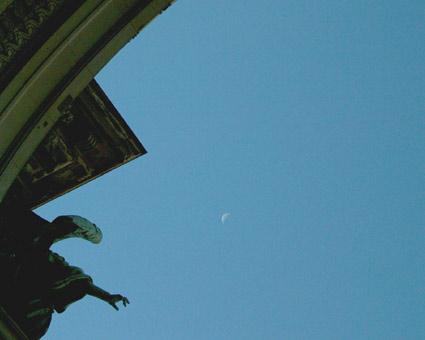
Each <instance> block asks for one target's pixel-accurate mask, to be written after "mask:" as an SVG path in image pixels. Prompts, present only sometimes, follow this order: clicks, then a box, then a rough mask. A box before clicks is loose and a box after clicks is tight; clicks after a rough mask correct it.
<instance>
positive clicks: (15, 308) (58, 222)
mask: <svg viewBox="0 0 425 340" xmlns="http://www.w3.org/2000/svg"><path fill="white" fill-rule="evenodd" d="M70 237H78V238H83V239H85V240H88V241H90V242H93V243H99V242H100V241H101V239H102V232H101V231H100V229H99V228H98V227H97V226H96V225H95V224H93V223H91V222H90V221H88V220H86V219H84V218H82V217H80V216H72V215H71V216H59V217H58V218H56V219H55V220H54V221H53V222H48V221H46V220H45V219H43V218H41V217H40V216H38V215H37V214H35V213H34V212H32V211H31V210H29V209H23V208H19V207H16V206H13V207H12V206H5V205H3V206H2V207H0V268H1V271H2V275H1V278H0V305H1V306H2V307H3V308H4V309H5V310H6V311H7V313H8V314H9V315H10V316H11V317H12V318H13V319H14V321H15V322H16V323H17V324H18V325H19V326H20V327H21V329H22V330H23V331H24V332H25V333H26V335H27V336H28V337H29V338H30V339H40V338H41V337H42V336H43V335H44V334H45V333H46V332H47V329H48V328H49V325H50V322H51V319H52V314H53V313H54V312H55V311H56V312H58V313H62V312H64V311H65V309H66V308H67V306H69V305H70V304H71V303H73V302H75V301H78V300H80V299H82V298H83V297H84V296H86V295H87V294H88V295H92V296H95V297H97V298H99V299H102V300H104V301H105V302H107V303H109V304H110V305H111V306H112V307H113V308H115V309H116V310H118V307H117V303H118V302H120V301H121V302H122V303H123V305H124V306H126V305H127V304H128V303H129V301H128V299H127V298H126V297H124V296H122V295H120V294H110V293H108V292H107V291H105V290H103V289H101V288H99V287H97V286H96V285H95V284H94V283H93V280H92V278H91V277H90V276H89V275H87V274H85V273H84V272H83V270H82V269H80V268H78V267H74V266H71V265H69V264H68V263H67V262H66V261H65V259H64V258H63V257H61V256H60V255H58V254H56V253H54V252H52V251H51V250H50V246H51V245H52V244H53V243H55V242H58V241H60V240H63V239H65V238H70Z"/></svg>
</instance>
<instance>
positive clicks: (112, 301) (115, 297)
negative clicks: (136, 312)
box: [107, 294, 130, 310]
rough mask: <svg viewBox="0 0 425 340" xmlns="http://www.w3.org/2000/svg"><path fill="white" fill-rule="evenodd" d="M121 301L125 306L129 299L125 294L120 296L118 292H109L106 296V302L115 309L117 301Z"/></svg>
mask: <svg viewBox="0 0 425 340" xmlns="http://www.w3.org/2000/svg"><path fill="white" fill-rule="evenodd" d="M120 301H122V304H123V305H124V307H127V305H128V304H130V301H128V299H127V298H126V297H125V296H122V295H120V294H111V295H109V297H108V301H107V302H108V303H109V304H110V305H111V306H112V307H113V308H114V309H116V310H118V306H117V302H120Z"/></svg>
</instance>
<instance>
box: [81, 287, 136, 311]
mask: <svg viewBox="0 0 425 340" xmlns="http://www.w3.org/2000/svg"><path fill="white" fill-rule="evenodd" d="M87 294H89V295H91V296H94V297H97V298H98V299H101V300H103V301H105V302H107V303H109V304H110V305H111V306H112V307H113V308H114V309H116V310H118V306H117V305H116V304H117V302H120V301H122V303H123V305H124V307H126V306H127V305H128V304H129V303H130V301H128V299H127V298H126V297H125V296H122V295H120V294H110V293H108V292H107V291H105V290H103V289H102V288H99V287H98V286H96V285H95V284H93V283H90V284H89V287H88V291H87Z"/></svg>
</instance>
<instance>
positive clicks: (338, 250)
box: [38, 0, 425, 340]
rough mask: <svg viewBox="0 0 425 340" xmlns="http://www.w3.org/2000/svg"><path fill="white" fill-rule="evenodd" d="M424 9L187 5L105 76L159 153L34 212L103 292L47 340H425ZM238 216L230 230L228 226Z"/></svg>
mask: <svg viewBox="0 0 425 340" xmlns="http://www.w3.org/2000/svg"><path fill="white" fill-rule="evenodd" d="M424 15H425V2H424V1H419V0H418V1H415V0H412V1H391V0H386V1H383V0H382V1H370V0H368V1H366V0H356V1H344V0H327V1H303V0H291V1H277V0H276V1H273V0H269V1H253V0H245V1H239V0H236V1H228V0H226V1H225V0H217V1H203V0H198V1H193V0H192V1H191V0H180V1H177V2H176V3H175V4H174V5H173V6H172V7H171V8H169V9H168V10H167V11H166V12H165V13H164V14H162V15H161V16H159V17H158V18H157V19H156V20H154V22H152V23H151V24H150V25H149V26H148V27H147V28H146V29H145V30H144V31H142V32H141V34H140V35H139V36H138V37H137V38H136V39H134V40H133V41H132V42H131V43H130V44H128V45H127V46H126V47H125V48H124V49H123V50H122V51H121V52H120V53H119V54H118V55H117V56H116V57H115V58H114V59H113V60H112V61H111V62H110V63H109V64H108V65H107V67H105V68H104V69H103V71H102V72H101V73H100V74H99V75H98V77H97V80H98V81H99V82H100V84H101V86H102V87H103V88H104V89H105V91H106V93H107V94H108V96H109V97H110V98H111V100H112V102H113V103H114V104H115V105H116V107H117V108H118V110H119V111H120V112H121V113H122V114H123V116H124V118H125V119H126V121H127V122H128V123H129V125H130V126H131V128H132V129H133V130H134V132H135V133H136V134H137V136H138V137H139V138H140V140H141V141H142V143H143V144H144V145H145V147H146V148H147V149H148V151H149V153H148V154H147V155H146V156H143V157H141V158H139V159H137V160H135V161H133V162H131V163H129V164H128V165H125V166H123V167H121V168H119V169H117V170H115V171H113V172H111V173H109V174H107V175H105V176H103V177H102V178H100V179H98V180H96V181H94V182H92V183H90V184H88V185H86V186H84V187H82V188H80V189H78V190H76V191H74V192H72V193H70V194H67V195H66V196H64V197H62V198H60V199H57V200H55V201H54V202H51V203H49V204H47V205H46V206H44V207H42V208H40V209H38V212H39V213H40V214H41V215H42V216H44V217H46V218H48V219H53V218H54V217H55V216H57V215H62V214H77V215H82V216H85V217H87V218H89V219H91V220H93V221H94V222H95V223H96V224H97V225H99V226H100V227H101V228H102V229H103V232H104V240H103V243H102V244H100V245H98V246H94V245H92V244H90V243H87V242H84V241H82V240H67V241H63V242H62V244H60V245H58V246H56V247H55V250H56V251H58V252H60V253H61V254H63V255H64V256H65V258H66V259H67V260H68V261H69V262H70V263H71V264H73V265H77V266H80V267H82V268H84V270H85V271H86V272H87V273H89V274H91V275H92V276H93V278H94V280H95V282H96V283H97V284H98V285H99V286H101V287H104V288H105V289H107V290H109V291H111V292H114V293H122V294H125V295H127V296H128V298H129V299H130V301H131V304H130V306H129V307H127V308H126V309H121V310H120V311H119V312H116V311H114V310H113V309H112V308H111V307H110V306H109V305H107V304H104V303H103V302H101V301H97V300H95V299H94V298H90V297H88V298H85V299H84V301H81V302H79V303H76V304H74V305H72V306H71V307H70V308H69V310H68V311H67V312H65V313H64V314H61V315H59V314H56V315H55V316H54V320H53V323H52V326H51V328H50V331H49V335H48V336H46V339H61V340H66V339H73V340H74V339H79V340H88V339H90V340H93V339H106V340H109V339H146V340H159V339H163V340H170V339H182V340H183V339H184V340H187V339H196V340H204V339H205V340H217V339H231V340H233V339H243V340H250V339H252V340H257V339H259V340H262V339H266V340H269V339H270V340H271V339H276V340H278V339H289V340H292V339H294V340H299V339H307V340H311V339H324V340H331V339H335V340H340V339H385V340H389V339H409V340H410V339H425V322H424V317H425V252H424V244H425V218H424V211H425V209H424V208H425V206H424V198H425V197H424V196H425V195H424V193H425V185H424V183H425V182H424V176H425V157H424V156H425V138H424V132H425V129H424V128H425V123H424V120H425V115H424V109H425V95H424V88H425V86H424V85H425V68H424V60H425V48H424V46H425V45H424V37H425V24H424V22H425V21H424ZM226 212H229V213H230V214H231V215H230V216H229V217H228V219H227V220H226V221H225V223H224V224H223V223H221V221H220V217H221V215H222V214H223V213H226Z"/></svg>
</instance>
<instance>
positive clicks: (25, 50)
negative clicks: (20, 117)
mask: <svg viewBox="0 0 425 340" xmlns="http://www.w3.org/2000/svg"><path fill="white" fill-rule="evenodd" d="M80 3H81V1H80V0H78V1H67V0H15V1H13V2H11V3H10V4H9V6H8V7H7V8H6V9H5V10H4V11H3V12H2V13H1V14H0V91H2V90H3V89H4V87H5V86H6V85H7V83H8V82H9V81H10V80H11V79H12V78H13V76H14V75H16V73H17V72H19V70H20V69H21V68H22V66H23V65H24V64H25V62H26V61H28V59H29V58H30V57H31V56H32V54H33V53H34V52H35V51H36V50H37V49H38V48H39V47H40V46H41V45H42V44H43V43H44V42H45V41H46V40H47V38H48V37H49V36H50V34H52V33H53V32H54V31H55V30H56V28H57V27H58V26H59V25H60V24H61V23H62V22H63V21H64V20H66V18H67V17H68V16H69V14H71V13H72V12H73V11H74V10H75V9H76V8H78V5H79V4H80ZM49 33H50V34H49Z"/></svg>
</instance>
